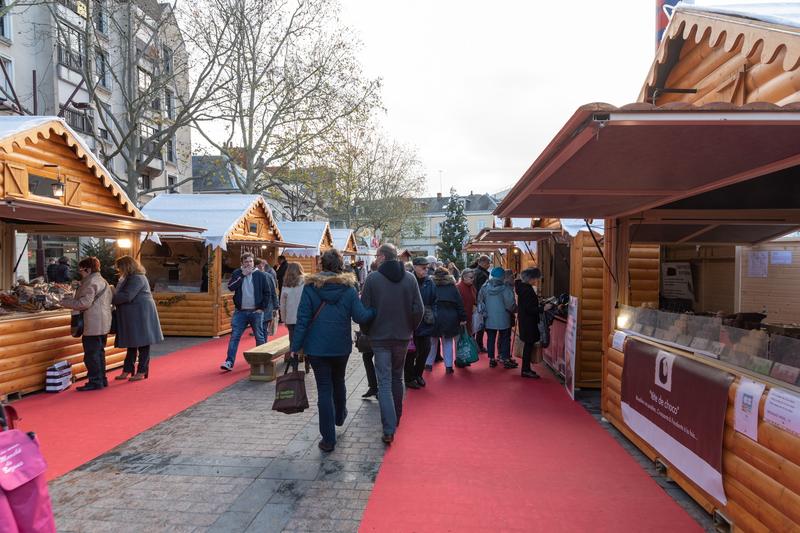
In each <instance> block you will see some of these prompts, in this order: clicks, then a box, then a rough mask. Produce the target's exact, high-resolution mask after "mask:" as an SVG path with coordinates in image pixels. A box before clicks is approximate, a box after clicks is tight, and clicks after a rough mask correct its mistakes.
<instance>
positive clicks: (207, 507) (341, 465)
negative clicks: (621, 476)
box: [50, 342, 713, 533]
mask: <svg viewBox="0 0 800 533" xmlns="http://www.w3.org/2000/svg"><path fill="white" fill-rule="evenodd" d="M188 344H192V342H189V343H188ZM243 363H244V361H243V360H240V361H239V363H237V364H243ZM306 385H307V388H308V394H309V403H310V404H311V408H309V409H308V410H306V411H305V412H304V413H298V414H294V415H284V414H281V413H275V412H273V411H272V410H271V406H272V401H273V399H274V395H275V384H274V383H259V382H251V381H248V380H243V381H240V382H238V383H236V384H234V385H232V386H230V387H228V388H227V389H225V390H223V391H221V392H219V393H217V394H215V395H213V396H211V397H210V398H208V399H206V400H205V401H203V402H200V403H198V404H197V405H195V406H193V407H191V408H189V409H187V410H186V411H183V412H181V413H179V414H178V415H176V416H174V417H173V418H170V419H169V420H166V421H164V422H162V423H161V424H159V425H157V426H155V427H154V428H151V429H149V430H147V431H145V432H143V433H141V434H140V435H138V436H136V437H135V438H133V439H131V440H129V441H128V442H125V443H124V444H122V445H120V446H118V447H117V448H115V449H114V450H111V451H110V452H108V453H106V454H104V455H102V456H100V457H98V458H97V459H95V460H93V461H90V462H89V463H87V464H85V465H83V466H82V467H81V468H79V469H77V470H75V471H72V472H70V473H68V474H66V475H64V476H62V477H60V478H58V479H57V480H55V481H53V482H52V483H51V484H50V491H51V497H52V500H53V509H54V511H55V514H56V524H57V527H58V531H59V532H62V533H68V532H80V533H91V532H103V533H105V532H109V531H113V532H114V533H124V532H129V531H130V532H136V533H142V532H160V531H164V532H167V531H168V532H198V533H199V532H205V531H208V532H226V533H227V532H231V533H233V532H243V531H246V532H271V531H357V529H358V526H359V523H360V520H361V516H362V515H363V513H364V509H365V507H366V504H367V500H368V498H369V495H370V493H371V491H372V488H373V485H374V482H375V477H376V475H377V472H378V469H379V468H380V464H381V461H382V459H383V454H384V446H383V444H382V443H381V441H380V435H381V431H380V413H379V411H378V404H377V402H376V401H375V400H374V399H373V400H371V401H365V400H362V399H361V398H360V395H361V394H362V393H363V392H364V391H365V390H366V388H367V385H366V379H365V377H364V368H363V365H362V363H361V357H359V356H358V354H354V355H353V356H352V357H351V358H350V362H349V364H348V368H347V390H348V402H347V405H348V411H349V416H348V418H347V421H346V422H345V425H344V427H342V428H338V430H337V433H338V437H337V439H338V442H337V445H336V450H335V451H334V452H333V453H330V454H324V453H322V452H321V451H320V450H319V449H318V448H317V442H318V441H319V431H318V426H317V410H316V389H315V387H314V380H313V378H311V377H309V379H307V380H306ZM579 400H580V401H581V403H582V404H583V406H584V407H585V408H586V409H587V411H589V412H590V413H591V414H592V415H593V416H594V417H595V418H596V419H597V420H598V423H600V424H601V425H602V426H603V427H605V428H606V430H608V431H609V432H610V433H611V434H612V435H614V437H615V438H616V439H617V440H618V441H619V442H620V444H621V445H622V446H623V447H624V448H625V449H626V450H627V451H628V452H629V453H630V454H631V455H632V456H633V457H634V459H636V460H637V461H638V462H639V463H640V464H641V466H642V468H643V469H645V471H647V472H648V474H650V475H651V477H653V479H654V480H655V481H656V483H658V484H659V485H660V486H661V487H662V488H663V489H664V490H665V491H666V492H667V493H668V494H670V496H672V497H673V498H674V499H675V500H676V501H677V502H678V503H679V504H680V505H681V506H682V507H683V508H684V509H685V510H686V511H687V512H688V513H689V514H690V515H691V516H692V517H693V518H694V519H695V520H696V521H697V522H698V523H699V524H700V525H701V526H702V527H703V528H704V529H705V530H707V531H712V530H713V524H712V522H711V519H710V517H709V516H708V515H707V514H706V513H705V512H704V511H703V510H702V509H701V508H700V507H699V506H698V505H697V504H696V503H695V502H694V501H693V500H691V498H689V497H688V496H687V495H686V494H685V493H684V492H683V491H682V490H681V489H680V488H679V487H677V486H676V485H674V484H673V483H672V482H670V481H668V480H666V478H664V477H663V476H660V475H659V474H658V473H657V472H656V471H655V468H654V466H653V465H652V463H651V462H650V461H649V460H648V459H647V458H646V457H645V456H644V455H643V454H641V452H639V451H638V450H637V449H636V448H635V447H634V446H633V445H632V444H630V443H629V442H628V441H627V440H626V439H625V438H624V437H622V436H621V434H619V433H618V432H617V431H616V430H615V429H614V428H612V427H610V425H609V424H608V423H606V422H603V421H602V420H601V417H600V413H599V392H590V391H581V393H580V395H579ZM132 408H134V407H132ZM120 415H121V416H124V413H120Z"/></svg>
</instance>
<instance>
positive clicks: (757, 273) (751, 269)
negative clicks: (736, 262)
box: [747, 252, 769, 278]
mask: <svg viewBox="0 0 800 533" xmlns="http://www.w3.org/2000/svg"><path fill="white" fill-rule="evenodd" d="M768 262H769V252H749V253H748V254H747V277H748V278H766V277H767V272H768V270H769V266H768V265H767V263H768Z"/></svg>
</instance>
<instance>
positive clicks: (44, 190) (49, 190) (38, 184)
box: [28, 174, 58, 198]
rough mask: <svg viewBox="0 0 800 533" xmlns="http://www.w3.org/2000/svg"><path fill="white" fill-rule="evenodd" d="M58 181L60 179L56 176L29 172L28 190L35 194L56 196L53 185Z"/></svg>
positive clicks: (49, 196) (45, 196) (48, 196)
mask: <svg viewBox="0 0 800 533" xmlns="http://www.w3.org/2000/svg"><path fill="white" fill-rule="evenodd" d="M56 183H58V179H56V178H50V177H46V176H37V175H36V174H28V192H29V193H30V194H33V195H35V196H41V197H44V198H56V195H55V193H54V192H53V185H55V184H56Z"/></svg>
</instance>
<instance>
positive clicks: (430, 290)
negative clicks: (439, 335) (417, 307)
mask: <svg viewBox="0 0 800 533" xmlns="http://www.w3.org/2000/svg"><path fill="white" fill-rule="evenodd" d="M412 275H413V276H414V277H415V278H416V280H417V286H418V287H419V294H420V296H421V297H422V304H423V305H424V306H425V308H427V309H431V311H432V312H433V314H434V323H433V324H426V323H425V319H424V318H423V320H422V321H421V322H420V323H419V325H418V326H417V329H416V330H414V336H415V337H432V336H433V335H434V333H435V332H436V285H435V284H434V283H433V278H431V277H430V276H425V277H424V278H418V277H417V275H416V274H412Z"/></svg>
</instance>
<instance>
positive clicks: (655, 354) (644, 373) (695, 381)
mask: <svg viewBox="0 0 800 533" xmlns="http://www.w3.org/2000/svg"><path fill="white" fill-rule="evenodd" d="M732 382H733V376H732V375H731V374H728V373H727V372H723V371H721V370H718V369H716V368H713V367H710V366H708V365H704V364H702V363H700V362H698V361H694V360H692V359H689V358H688V357H682V356H680V355H676V354H673V353H670V352H666V351H664V350H659V349H658V348H657V347H655V346H652V345H650V344H646V343H644V342H641V341H639V340H636V339H635V338H630V339H628V342H627V343H625V363H624V367H623V370H622V418H623V420H624V421H625V424H627V425H628V427H630V428H631V429H632V430H633V431H634V432H635V433H636V434H637V435H639V436H640V437H641V438H642V439H644V440H645V441H646V442H647V443H648V444H650V445H651V446H653V448H655V449H656V450H658V452H659V453H660V454H661V455H662V456H663V457H664V458H665V459H666V460H667V461H669V462H670V463H672V464H673V465H675V467H676V468H678V469H679V470H680V471H681V472H682V473H683V474H684V475H686V476H687V477H688V478H689V479H691V480H692V481H694V482H695V483H696V484H697V485H698V486H699V487H701V488H702V489H703V490H705V491H706V492H708V493H709V494H711V495H712V496H713V497H714V498H716V499H717V500H718V501H719V502H720V503H722V504H723V505H725V503H726V502H727V499H726V497H725V491H724V490H723V487H722V436H723V429H724V427H725V411H726V409H727V406H728V388H729V387H730V385H731V383H732Z"/></svg>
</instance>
